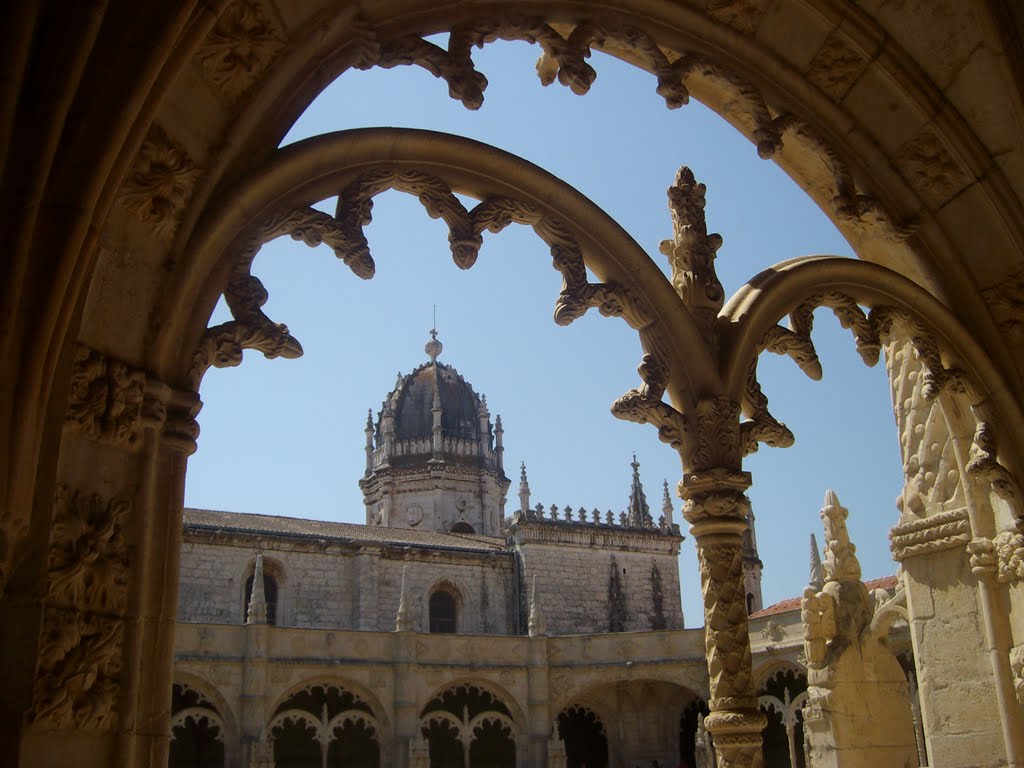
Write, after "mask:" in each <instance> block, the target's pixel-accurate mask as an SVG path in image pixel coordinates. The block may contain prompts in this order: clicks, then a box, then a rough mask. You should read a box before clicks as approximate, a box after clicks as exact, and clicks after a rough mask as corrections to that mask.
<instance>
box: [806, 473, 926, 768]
mask: <svg viewBox="0 0 1024 768" xmlns="http://www.w3.org/2000/svg"><path fill="white" fill-rule="evenodd" d="M847 516H848V512H847V510H846V508H845V507H843V506H841V505H840V504H839V499H838V498H837V497H836V494H835V493H834V492H833V491H831V490H830V491H828V492H827V493H826V495H825V503H824V505H823V506H822V510H821V518H822V521H823V522H824V527H825V562H824V569H823V570H824V575H825V584H824V586H823V588H822V589H821V591H819V592H815V590H814V588H812V587H807V588H806V589H805V590H804V596H803V599H802V600H801V603H800V619H801V623H802V624H803V629H804V653H805V655H806V657H807V683H808V688H807V706H806V708H805V709H804V718H805V731H804V732H805V736H806V739H807V744H808V748H809V749H808V751H809V753H810V756H811V760H810V762H809V763H808V764H809V765H840V766H841V765H847V764H852V763H850V762H848V761H849V758H847V757H846V756H847V755H850V756H853V755H860V756H862V755H863V754H865V753H866V752H867V753H870V754H873V755H875V756H876V757H877V759H879V760H880V761H881V762H883V763H884V764H885V765H910V764H913V761H914V760H916V757H917V747H916V743H915V736H914V726H913V721H912V719H911V714H910V701H909V698H908V693H907V685H906V677H905V676H904V673H903V670H902V668H901V667H900V665H899V663H898V662H897V660H896V658H895V656H894V655H893V654H892V653H891V652H890V651H889V650H888V648H886V647H885V644H884V643H883V642H881V640H883V639H884V636H885V634H886V632H887V631H888V628H889V626H891V624H892V622H893V621H894V620H895V619H896V618H901V617H902V618H904V619H906V617H907V613H906V608H905V593H903V592H902V591H900V592H899V593H898V594H897V595H896V596H895V597H892V598H890V597H889V595H888V594H887V593H886V592H885V591H884V590H878V591H876V592H875V593H869V592H868V589H867V587H866V586H865V585H864V583H863V582H862V581H861V580H860V576H861V568H860V563H859V562H858V560H857V556H856V549H855V547H854V546H853V544H852V543H851V542H850V538H849V534H848V532H847V530H846V518H847ZM869 750H870V752H868V751H869Z"/></svg>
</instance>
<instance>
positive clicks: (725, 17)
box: [707, 0, 769, 35]
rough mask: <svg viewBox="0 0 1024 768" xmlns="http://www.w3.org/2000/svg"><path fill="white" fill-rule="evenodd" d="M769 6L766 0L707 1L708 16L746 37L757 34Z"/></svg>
mask: <svg viewBox="0 0 1024 768" xmlns="http://www.w3.org/2000/svg"><path fill="white" fill-rule="evenodd" d="M768 5H769V4H768V3H767V2H765V0H707V9H708V16H710V17H711V18H713V19H715V20H716V21H720V22H722V23H723V24H728V25H729V26H730V27H732V28H733V29H735V30H736V31H737V32H742V33H743V34H744V35H753V34H755V33H756V32H757V28H758V27H759V26H760V25H761V20H762V19H763V18H764V14H765V12H766V11H767V10H768Z"/></svg>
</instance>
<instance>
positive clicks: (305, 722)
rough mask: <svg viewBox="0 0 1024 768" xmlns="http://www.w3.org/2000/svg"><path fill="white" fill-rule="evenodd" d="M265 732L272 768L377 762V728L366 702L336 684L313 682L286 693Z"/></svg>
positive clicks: (368, 767) (374, 765) (354, 766)
mask: <svg viewBox="0 0 1024 768" xmlns="http://www.w3.org/2000/svg"><path fill="white" fill-rule="evenodd" d="M267 730H268V731H269V733H270V736H271V739H272V740H273V750H274V765H275V766H276V768H306V767H307V766H345V767H346V768H378V767H379V766H380V764H381V750H380V742H381V728H380V724H379V723H378V721H377V719H376V718H375V717H374V715H373V712H372V709H371V708H370V705H369V704H367V703H366V702H365V701H363V700H362V699H361V698H360V697H359V696H358V695H356V694H355V693H353V692H352V691H349V690H347V689H345V688H342V687H340V686H337V685H312V686H309V687H307V688H305V689H303V690H301V691H299V692H297V693H295V694H293V695H292V696H290V697H288V699H286V700H285V701H284V702H283V703H282V704H281V705H280V706H279V707H278V708H277V711H276V712H275V714H274V717H273V718H272V719H271V721H270V724H269V726H268V729H267Z"/></svg>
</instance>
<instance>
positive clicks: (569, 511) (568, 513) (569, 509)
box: [565, 504, 572, 523]
mask: <svg viewBox="0 0 1024 768" xmlns="http://www.w3.org/2000/svg"><path fill="white" fill-rule="evenodd" d="M565 520H566V522H568V523H571V522H572V507H570V506H569V505H568V504H566V505H565Z"/></svg>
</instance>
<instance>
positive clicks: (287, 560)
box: [170, 332, 910, 768]
mask: <svg viewBox="0 0 1024 768" xmlns="http://www.w3.org/2000/svg"><path fill="white" fill-rule="evenodd" d="M426 351H427V354H428V356H429V358H430V359H429V361H428V362H426V363H425V364H423V365H421V366H419V367H417V368H416V369H415V370H413V371H412V372H411V373H410V374H408V375H405V376H400V377H399V379H398V382H397V384H396V386H395V389H394V390H393V391H392V392H391V393H389V394H388V396H387V397H386V398H385V400H384V403H383V405H382V408H381V410H380V411H379V413H378V414H377V417H376V419H374V418H373V414H372V413H371V414H370V415H369V416H368V418H367V426H366V468H365V473H364V475H363V477H362V478H361V479H360V481H359V484H360V487H361V488H362V490H363V494H364V503H365V507H366V522H365V524H362V525H357V524H351V523H339V522H326V521H315V520H300V519H294V518H284V517H273V516H267V515H251V514H239V513H230V512H215V511H209V510H199V509H187V510H186V511H185V517H184V538H183V544H182V564H181V577H180V582H179V592H178V594H179V613H178V625H177V634H176V649H175V659H176V661H175V688H174V711H173V712H172V724H173V726H174V729H173V731H172V743H171V753H170V764H171V765H172V766H176V767H177V768H185V767H186V766H197V765H202V766H206V765H211V766H212V765H217V766H228V767H229V768H234V766H238V767H239V768H241V767H242V766H246V767H248V768H269V767H270V766H276V768H291V767H295V768H297V767H298V766H304V765H307V764H309V765H313V764H315V765H321V764H326V765H331V766H388V765H397V764H403V763H404V764H406V765H409V766H422V767H423V768H426V766H428V765H429V766H453V767H455V768H458V767H459V766H464V765H470V766H507V767H508V768H512V766H531V765H546V766H553V767H555V768H558V767H564V766H573V767H574V768H575V767H576V766H591V767H592V768H597V767H599V766H631V767H632V766H636V767H637V768H640V767H642V768H650V767H653V766H662V768H668V767H669V766H671V767H673V768H674V766H677V765H686V766H691V767H692V766H696V765H700V766H705V767H706V766H710V765H711V762H710V761H711V759H712V754H713V749H714V745H713V742H712V739H711V738H710V737H708V736H707V735H706V734H705V732H704V730H703V717H704V715H705V714H706V713H707V712H708V709H707V699H708V679H707V668H706V666H705V663H704V633H703V631H702V630H700V629H690V630H685V629H683V613H682V604H681V598H680V589H679V569H678V554H679V547H680V544H681V542H682V540H683V537H682V535H681V534H680V532H679V526H678V525H676V523H675V522H674V519H673V518H674V514H673V504H672V501H671V499H670V497H669V493H668V485H667V483H665V484H664V485H663V500H662V504H661V514H660V515H659V516H658V518H657V520H655V518H654V515H653V513H652V512H651V509H650V506H649V504H648V502H647V498H646V494H645V492H644V489H643V485H642V483H641V479H640V472H639V466H640V465H639V463H638V462H637V461H636V457H635V456H634V457H633V461H632V464H631V466H632V480H631V483H630V486H629V492H628V502H627V504H626V508H625V509H624V510H622V511H620V512H619V513H618V514H616V513H614V512H612V511H611V510H605V511H604V512H602V511H600V510H597V509H593V510H586V509H582V508H580V509H577V510H573V509H571V508H568V507H566V508H564V509H559V508H558V507H557V506H551V507H549V508H545V505H543V504H541V503H537V504H535V505H532V504H531V493H530V487H529V482H528V479H527V474H526V467H525V465H523V466H522V467H521V468H520V479H519V487H518V505H517V508H516V509H515V510H514V511H512V512H511V513H510V514H509V513H508V512H507V510H506V493H507V491H508V488H509V486H510V481H509V479H508V478H507V477H506V476H505V472H504V465H503V451H504V449H503V445H502V439H503V428H502V426H501V418H500V417H497V419H495V420H494V421H493V422H492V421H491V418H490V413H489V411H488V407H487V403H486V399H485V398H483V397H481V396H479V395H478V394H477V393H476V392H475V391H474V390H473V388H472V387H471V386H470V385H469V383H468V382H467V381H466V380H465V379H464V378H463V377H462V376H461V375H460V374H459V373H458V372H457V371H456V370H455V369H454V368H452V367H450V366H448V365H446V364H444V363H441V362H439V361H438V359H437V358H438V355H439V354H440V352H441V344H440V342H439V341H438V340H437V338H436V334H434V333H433V332H432V337H431V340H430V341H429V342H428V343H427V346H426ZM624 495H625V494H624ZM755 542H756V537H755V534H754V526H753V520H751V521H750V528H749V534H748V535H747V537H746V538H745V549H744V553H743V557H744V562H745V564H746V567H747V571H748V573H747V578H746V584H747V585H748V593H747V596H746V598H745V604H746V605H747V606H748V608H749V609H750V611H751V613H753V614H754V617H755V619H756V625H755V626H756V629H757V630H758V631H759V632H761V636H760V637H759V638H755V644H757V641H758V640H760V641H761V643H760V646H761V647H760V648H759V649H758V650H759V651H760V653H759V658H758V665H757V666H758V668H759V672H760V673H761V674H762V677H763V678H764V679H763V681H762V684H761V687H762V688H763V691H762V694H761V695H762V701H761V706H762V708H763V709H764V711H765V713H766V716H768V717H769V718H770V719H771V728H769V729H766V754H767V755H768V756H769V758H770V761H769V765H772V766H780V767H781V766H793V767H794V768H795V767H796V766H800V768H803V766H805V764H806V754H805V751H806V749H807V747H806V746H805V744H804V738H803V725H802V724H803V707H804V706H805V705H806V704H807V693H806V689H807V669H806V660H805V659H804V657H803V656H802V649H803V629H802V625H801V623H800V615H799V603H796V604H791V605H781V606H775V607H772V608H769V609H768V610H766V611H763V612H761V613H763V616H759V613H758V612H759V611H760V609H761V594H760V573H761V562H760V559H759V558H758V556H757V550H756V543H755ZM812 552H813V553H814V554H815V556H816V553H817V549H816V547H814V546H812ZM812 560H813V557H812ZM818 568H819V572H820V568H821V566H820V562H819V565H818ZM812 570H813V569H812ZM890 582H891V583H890ZM822 586H823V584H822V583H819V584H817V587H818V588H819V589H820V588H822ZM876 586H877V585H876ZM886 586H888V587H889V589H890V590H894V589H895V587H896V580H895V579H890V580H889V581H888V582H887V583H886ZM780 621H781V622H782V623H780ZM780 641H783V642H781V644H780ZM887 642H889V639H888V637H887ZM893 642H895V643H896V644H897V645H899V646H901V647H900V648H899V649H898V650H901V651H902V652H903V653H904V658H905V659H909V656H910V654H909V647H908V646H909V643H908V642H907V635H906V626H905V624H904V625H903V627H902V631H901V632H899V633H897V636H894V638H893ZM892 647H893V648H896V645H893V646H892ZM904 687H905V686H904ZM898 693H899V695H902V697H903V699H904V700H906V701H907V706H908V707H909V699H907V691H906V690H900V691H899V692H898ZM905 714H906V715H907V716H909V714H910V709H909V708H908V709H907V710H906V713H905ZM905 721H906V718H905ZM766 722H767V721H766ZM907 722H909V721H907ZM904 724H906V722H905V723H904ZM908 732H909V731H908ZM320 760H323V761H326V762H325V763H321V762H318V761H320Z"/></svg>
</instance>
